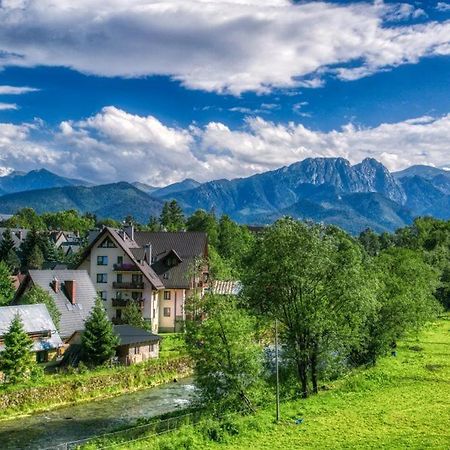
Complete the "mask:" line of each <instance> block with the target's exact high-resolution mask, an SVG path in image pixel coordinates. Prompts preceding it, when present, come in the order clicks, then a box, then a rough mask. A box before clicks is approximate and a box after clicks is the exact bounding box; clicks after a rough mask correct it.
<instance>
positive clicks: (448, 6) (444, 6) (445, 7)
mask: <svg viewBox="0 0 450 450" xmlns="http://www.w3.org/2000/svg"><path fill="white" fill-rule="evenodd" d="M436 9H437V10H438V11H445V12H446V11H450V3H447V2H438V3H437V5H436Z"/></svg>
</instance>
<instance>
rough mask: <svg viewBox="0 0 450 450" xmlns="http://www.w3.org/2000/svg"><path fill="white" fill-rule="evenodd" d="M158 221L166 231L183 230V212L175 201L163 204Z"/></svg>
mask: <svg viewBox="0 0 450 450" xmlns="http://www.w3.org/2000/svg"><path fill="white" fill-rule="evenodd" d="M159 221H160V223H161V226H162V227H163V228H164V229H165V230H166V231H181V230H183V229H184V225H185V220H184V214H183V210H182V209H181V207H180V205H179V204H178V202H177V201H176V200H172V201H170V202H165V203H164V206H163V209H162V212H161V216H160V218H159Z"/></svg>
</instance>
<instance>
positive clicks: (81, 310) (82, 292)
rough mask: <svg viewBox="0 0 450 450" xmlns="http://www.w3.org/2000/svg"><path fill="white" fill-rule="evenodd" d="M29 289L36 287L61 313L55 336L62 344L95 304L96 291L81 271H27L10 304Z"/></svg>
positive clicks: (17, 300)
mask: <svg viewBox="0 0 450 450" xmlns="http://www.w3.org/2000/svg"><path fill="white" fill-rule="evenodd" d="M33 286H40V287H41V288H42V289H44V290H45V291H46V292H48V293H49V294H50V296H51V297H52V298H53V300H54V301H55V304H56V307H57V308H58V310H59V312H60V313H61V319H60V326H59V334H60V336H61V338H62V339H63V340H64V341H66V340H67V339H68V338H69V337H70V336H71V335H72V334H73V333H74V332H75V331H80V330H84V322H85V320H86V319H87V317H88V316H89V313H90V312H91V309H92V308H93V306H94V304H95V299H96V297H97V291H96V290H95V287H94V285H93V284H92V281H91V278H90V277H89V274H88V273H87V271H85V270H30V271H29V272H28V274H27V276H26V277H25V279H24V280H23V281H22V283H21V285H20V287H19V289H18V290H17V292H16V295H15V298H14V304H20V299H21V298H22V297H23V295H24V294H25V293H26V292H27V291H28V290H29V289H31V288H32V287H33Z"/></svg>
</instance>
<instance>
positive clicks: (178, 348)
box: [159, 333, 186, 358]
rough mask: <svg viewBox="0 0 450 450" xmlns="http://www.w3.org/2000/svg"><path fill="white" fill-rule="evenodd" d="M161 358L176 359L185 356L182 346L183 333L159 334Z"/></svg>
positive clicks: (184, 347)
mask: <svg viewBox="0 0 450 450" xmlns="http://www.w3.org/2000/svg"><path fill="white" fill-rule="evenodd" d="M159 335H160V336H161V337H162V340H161V344H160V346H161V350H160V353H159V356H160V357H161V358H177V357H179V356H185V355H186V346H185V344H184V337H183V333H160V334H159Z"/></svg>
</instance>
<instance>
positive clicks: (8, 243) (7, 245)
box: [0, 228, 14, 262]
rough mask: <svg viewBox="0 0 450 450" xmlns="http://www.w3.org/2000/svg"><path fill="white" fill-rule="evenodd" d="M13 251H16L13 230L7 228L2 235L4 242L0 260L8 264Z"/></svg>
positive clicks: (0, 250)
mask: <svg viewBox="0 0 450 450" xmlns="http://www.w3.org/2000/svg"><path fill="white" fill-rule="evenodd" d="M11 250H14V240H13V237H12V233H11V230H10V229H9V228H7V229H6V230H5V231H4V232H3V234H2V242H1V244H0V260H2V261H5V262H6V260H7V259H8V256H9V252H10V251H11Z"/></svg>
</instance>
